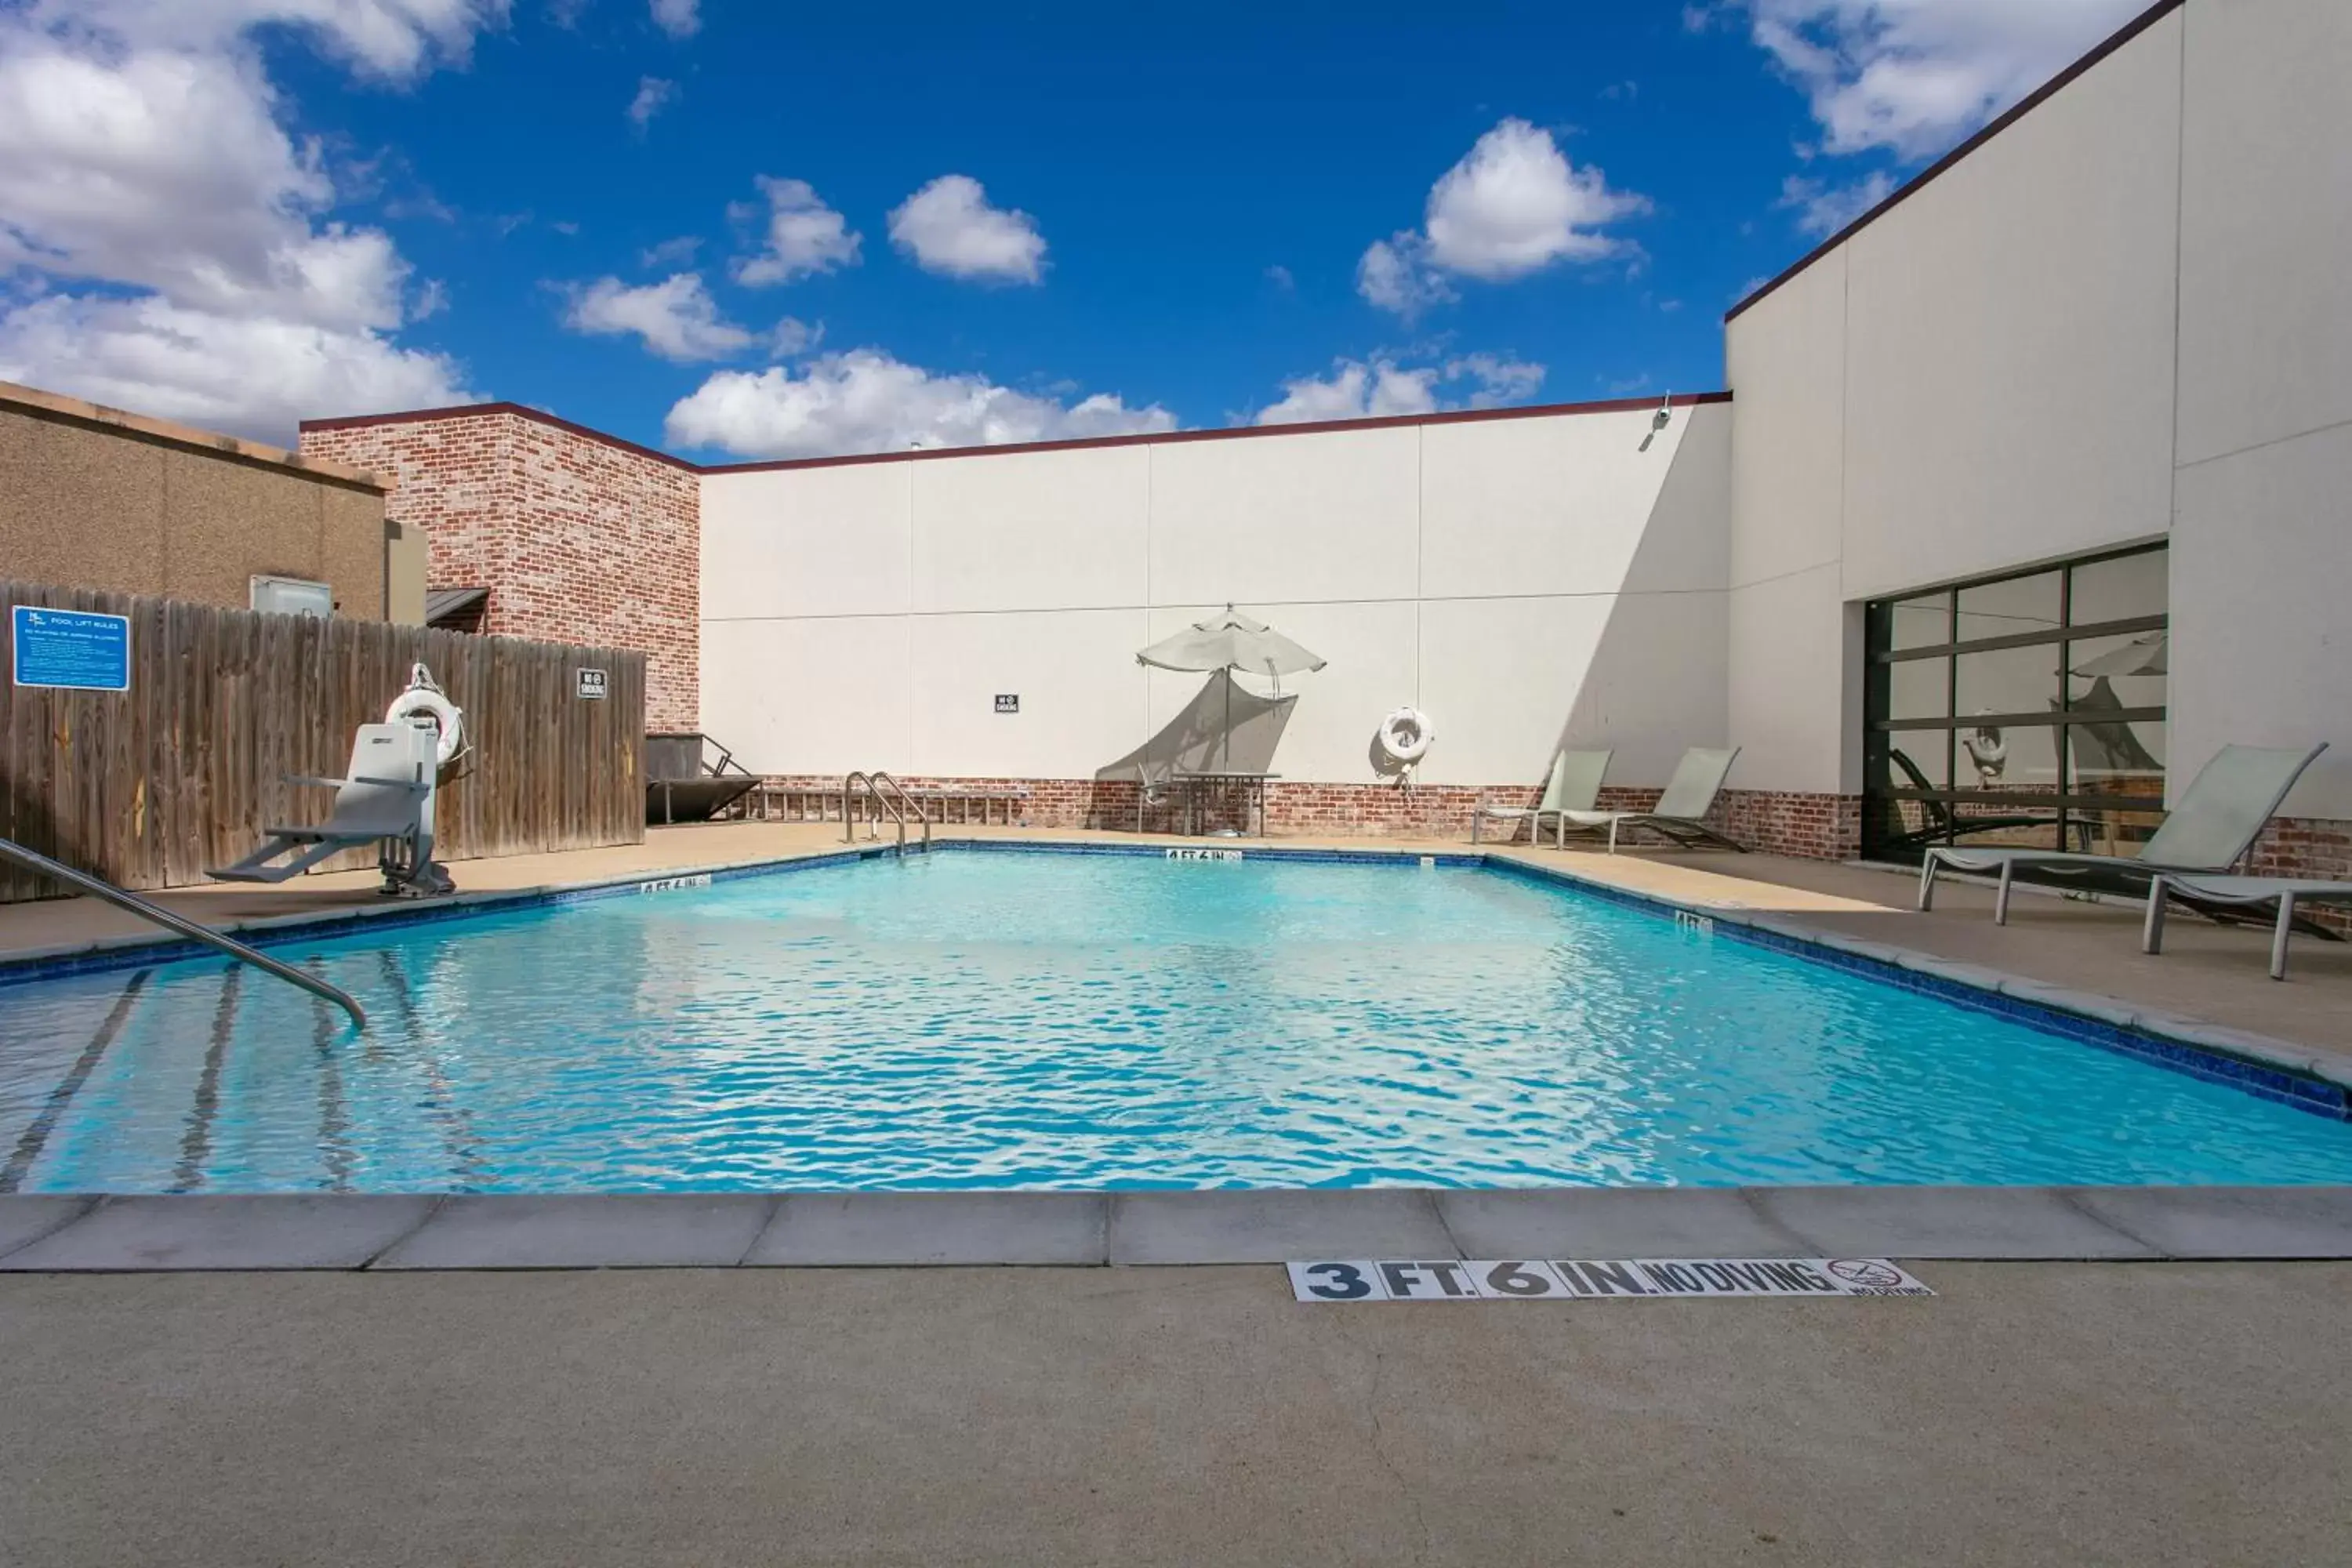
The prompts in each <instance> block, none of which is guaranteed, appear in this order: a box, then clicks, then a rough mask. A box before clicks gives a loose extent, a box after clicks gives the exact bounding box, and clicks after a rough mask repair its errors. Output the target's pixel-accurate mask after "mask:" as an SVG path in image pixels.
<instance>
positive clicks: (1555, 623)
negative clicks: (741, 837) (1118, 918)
mask: <svg viewBox="0 0 2352 1568" xmlns="http://www.w3.org/2000/svg"><path fill="white" fill-rule="evenodd" d="M1650 420H1651V411H1650V410H1648V409H1641V410H1614V411H1595V412H1579V413H1565V414H1548V415H1536V416H1521V417H1509V418H1498V419H1479V420H1472V421H1465V422H1458V423H1447V422H1438V423H1428V424H1415V425H1406V426H1386V427H1373V428H1361V429H1353V430H1326V431H1297V432H1283V433H1279V434H1264V435H1258V434H1253V435H1247V436H1243V437H1234V438H1220V439H1213V440H1177V441H1169V442H1151V443H1144V444H1139V445H1131V446H1119V447H1079V448H1075V449H1066V450H1061V451H1051V452H1035V453H979V454H974V455H972V456H970V457H961V456H960V457H952V458H924V459H919V460H900V461H891V462H879V463H868V464H858V465H853V466H845V467H820V468H791V469H782V470H766V471H754V472H737V473H726V472H720V473H713V474H708V475H705V476H704V478H703V480H702V564H701V571H702V647H701V658H702V682H703V684H702V721H703V727H704V728H705V729H706V730H708V731H709V732H710V733H712V734H713V735H716V736H718V737H719V739H720V740H721V741H723V742H725V743H726V744H727V745H729V746H730V747H731V748H733V749H734V751H735V753H736V755H737V756H738V757H739V758H740V759H741V760H742V761H743V762H744V763H745V764H746V765H748V766H751V767H752V768H755V769H760V770H763V771H771V772H777V773H840V772H842V771H844V770H845V769H848V768H856V767H887V768H890V769H892V770H895V771H901V772H906V773H918V774H940V775H951V776H1017V777H1032V778H1071V777H1086V776H1088V775H1091V774H1092V773H1094V772H1095V771H1096V770H1097V768H1100V767H1102V766H1103V765H1104V764H1106V763H1109V762H1111V761H1113V760H1114V759H1116V758H1118V757H1119V756H1121V755H1123V754H1125V753H1126V752H1129V750H1131V749H1132V748H1134V747H1135V746H1136V745H1138V744H1139V743H1140V742H1142V741H1143V740H1145V739H1146V738H1147V737H1148V736H1150V735H1151V734H1152V733H1153V732H1155V731H1157V730H1158V729H1159V728H1160V726H1162V725H1164V724H1166V723H1167V722H1168V721H1170V720H1171V719H1172V718H1173V717H1174V716H1175V715H1176V713H1177V712H1178V711H1179V710H1181V708H1182V707H1183V705H1184V704H1186V703H1187V702H1189V701H1190V700H1192V696H1193V694H1194V692H1196V691H1197V690H1198V689H1200V687H1201V685H1202V681H1203V679H1206V678H1205V677H1203V676H1200V675H1190V676H1187V675H1178V674H1171V673H1168V672H1164V671H1159V670H1146V669H1143V668H1139V666H1138V665H1137V664H1136V661H1135V650H1136V649H1138V648H1139V647H1144V646H1146V645H1147V644H1149V643H1151V642H1154V641H1157V640H1158V639H1160V638H1161V637H1167V636H1169V635H1171V633H1173V632H1175V631H1177V630H1178V629H1179V628H1180V627H1181V626H1183V625H1184V624H1185V623H1187V622H1189V621H1194V620H1199V619H1201V618H1202V617H1203V616H1208V615H1210V614H1213V613H1214V612H1215V611H1216V610H1218V609H1220V608H1221V607H1222V606H1223V605H1224V604H1225V603H1226V602H1227V601H1228V600H1231V601H1234V602H1235V603H1238V604H1240V605H1243V606H1244V607H1245V608H1246V609H1247V610H1248V611H1249V612H1250V613H1252V614H1254V615H1256V616H1261V617H1262V618H1264V619H1265V620H1267V621H1269V622H1271V623H1272V624H1274V625H1275V626H1278V627H1279V628H1280V629H1281V630H1283V631H1284V632H1286V633H1287V634H1289V635H1290V636H1292V637H1296V638H1297V640H1298V641H1300V642H1301V643H1304V644H1305V645H1306V646H1307V647H1310V648H1313V649H1315V650H1316V651H1317V652H1318V653H1320V654H1322V655H1323V656H1324V657H1325V658H1327V659H1328V660H1329V661H1330V662H1329V665H1328V668H1325V669H1323V670H1322V671H1320V672H1318V673H1316V674H1312V675H1303V676H1299V677H1297V678H1296V679H1294V681H1292V682H1291V683H1290V684H1291V686H1292V688H1293V689H1296V690H1297V691H1298V692H1299V693H1300V694H1301V696H1300V700H1299V703H1298V706H1297V711H1296V713H1295V715H1294V717H1293V719H1292V721H1291V723H1290V727H1289V730H1288V731H1287V732H1286V735H1285V736H1284V739H1283V742H1282V748H1281V751H1280V752H1279V753H1278V754H1277V755H1276V759H1275V767H1276V771H1277V772H1279V773H1282V774H1283V776H1284V777H1286V778H1287V779H1293V780H1304V781H1313V782H1324V783H1346V782H1370V780H1371V779H1372V778H1373V777H1374V776H1375V774H1374V773H1373V771H1372V766H1371V763H1370V755H1369V753H1370V744H1371V741H1372V736H1373V733H1374V731H1376V730H1377V728H1378V727H1379V724H1380V722H1381V718H1382V717H1383V716H1384V715H1386V714H1387V713H1388V712H1389V711H1390V710H1392V709H1394V708H1396V707H1398V706H1400V705H1402V704H1406V703H1411V704H1413V705H1415V706H1418V707H1420V708H1422V709H1423V710H1425V711H1426V712H1427V713H1428V714H1429V715H1430V718H1431V720H1432V721H1433V723H1434V725H1435V727H1436V730H1437V737H1438V738H1437V743H1436V746H1435V747H1434V748H1433V750H1432V751H1431V752H1430V753H1429V756H1428V759H1427V761H1426V762H1425V763H1424V764H1423V768H1422V771H1421V774H1420V776H1421V778H1422V779H1423V781H1425V782H1427V783H1431V784H1499V783H1504V782H1510V781H1521V782H1529V783H1532V782H1534V781H1537V780H1539V779H1540V778H1541V777H1542V776H1543V773H1544V770H1545V768H1546V767H1547V766H1549V763H1550V759H1551V754H1552V752H1553V750H1554V748H1556V747H1557V746H1559V745H1560V744H1562V743H1563V742H1566V743H1570V744H1574V745H1580V746H1584V745H1592V746H1609V747H1612V748H1614V749H1615V751H1616V752H1617V759H1616V763H1615V764H1614V765H1613V766H1612V769H1611V772H1610V778H1611V782H1612V783H1616V784H1651V785H1655V784H1663V783H1664V780H1665V777H1666V775H1667V773H1669V772H1671V771H1672V768H1673V766H1674V763H1675V759H1676V758H1677V757H1678V756H1680V754H1681V752H1682V750H1683V748H1684V747H1685V746H1690V745H1698V744H1714V743H1717V741H1718V739H1719V738H1720V736H1721V734H1722V732H1723V728H1724V703H1723V679H1724V668H1725V659H1726V654H1725V647H1724V603H1723V601H1724V574H1725V569H1726V566H1725V556H1724V524H1723V520H1724V516H1725V513H1726V510H1727V506H1728V490H1729V483H1730V479H1729V465H1730V456H1731V411H1730V409H1729V408H1728V407H1727V406H1725V405H1722V404H1720V403H1715V404H1706V405H1697V406H1685V407H1681V408H1678V409H1676V410H1675V416H1674V418H1673V420H1672V422H1671V424H1670V425H1669V426H1668V428H1667V429H1666V430H1665V431H1664V433H1662V434H1661V435H1660V436H1659V437H1658V438H1657V439H1656V440H1655V441H1654V442H1653V443H1652V444H1651V446H1650V448H1649V449H1648V450H1647V451H1643V450H1642V449H1641V442H1642V437H1643V435H1644V434H1645V433H1647V432H1648V430H1649V428H1650ZM999 692H1017V693H1018V694H1019V695H1020V697H1021V711H1020V712H1019V713H1018V714H1017V715H1000V714H998V713H997V712H996V711H995V710H994V704H993V701H992V698H993V697H994V695H995V694H997V693H999Z"/></svg>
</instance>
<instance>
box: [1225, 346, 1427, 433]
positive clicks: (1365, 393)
mask: <svg viewBox="0 0 2352 1568" xmlns="http://www.w3.org/2000/svg"><path fill="white" fill-rule="evenodd" d="M1436 381H1437V372H1436V370H1435V369H1434V368H1433V367H1432V368H1424V369H1421V370H1400V369H1399V368H1398V367H1397V366H1395V365H1393V364H1391V363H1387V362H1386V361H1375V362H1374V363H1371V364H1369V365H1367V364H1364V363H1360V362H1359V361H1356V360H1342V361H1340V362H1339V363H1337V364H1335V365H1334V366H1333V367H1332V370H1331V374H1330V375H1328V377H1323V378H1320V379H1318V378H1317V377H1315V376H1311V375H1302V376H1299V377H1297V378H1296V379H1295V380H1291V381H1286V382H1284V383H1283V384H1282V398H1281V400H1280V401H1279V402H1276V403H1271V404H1268V405H1266V406H1265V407H1264V408H1261V409H1259V410H1258V411H1257V414H1256V416H1255V417H1254V418H1252V420H1251V421H1250V423H1252V424H1254V425H1301V424H1306V423H1308V422H1310V421H1316V420H1324V419H1361V418H1364V417H1366V416H1379V415H1385V414H1433V413H1435V412H1436V411H1437V392H1436V390H1435V383H1436Z"/></svg>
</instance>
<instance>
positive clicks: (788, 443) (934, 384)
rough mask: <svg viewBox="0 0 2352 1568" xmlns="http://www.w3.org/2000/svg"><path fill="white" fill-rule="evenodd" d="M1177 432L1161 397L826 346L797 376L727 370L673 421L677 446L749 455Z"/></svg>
mask: <svg viewBox="0 0 2352 1568" xmlns="http://www.w3.org/2000/svg"><path fill="white" fill-rule="evenodd" d="M1174 428H1176V416H1174V415H1172V414H1171V413H1169V412H1168V411H1167V410H1166V409H1164V408H1161V407H1160V406H1159V405H1157V404H1154V405H1150V406H1149V407H1144V408H1130V407H1129V406H1128V405H1126V404H1125V403H1124V402H1122V401H1120V400H1119V399H1118V398H1117V397H1114V396H1111V395H1108V394H1106V393H1097V394H1096V395H1093V396H1091V397H1086V398H1081V399H1080V400H1078V401H1077V402H1076V403H1074V404H1066V403H1064V402H1062V401H1061V400H1060V399H1059V398H1057V397H1051V396H1044V397H1041V396H1037V395H1033V394H1030V393H1025V392H1016V391H1014V390H1013V388H1011V387H1007V386H999V385H997V384H994V383H993V382H991V381H989V380H988V379H987V378H986V377H984V376H981V375H976V374H940V373H938V372H934V371H929V370H925V369H924V368H922V367H921V366H920V365H912V364H908V363H904V362H902V361H900V360H898V359H895V358H893V357H892V356H891V355H889V354H888V353H885V352H883V351H882V350H880V349H871V348H864V349H852V350H850V351H848V352H847V353H829V354H826V355H824V356H823V357H822V358H820V359H817V360H814V361H813V362H811V363H809V364H808V365H807V366H806V367H804V368H803V370H802V371H801V372H799V373H798V374H794V373H793V371H791V370H789V369H786V368H785V367H783V366H781V365H777V366H772V367H771V368H769V369H767V370H763V371H758V372H751V371H735V370H729V371H720V372H719V373H718V374H714V375H712V376H711V377H710V379H709V380H708V381H706V382H704V383H703V384H702V385H701V386H699V387H698V388H697V389H696V390H695V391H694V392H693V393H692V394H690V395H688V396H687V397H685V398H683V399H681V400H680V401H679V402H678V404H677V406H676V407H674V408H672V409H671V410H670V411H669V418H668V421H667V425H666V426H665V429H666V434H667V437H668V439H669V441H670V442H671V443H672V444H673V445H676V446H679V447H719V448H721V449H723V450H725V451H729V452H732V453H735V454H736V455H738V456H740V457H746V458H806V457H820V456H829V455H833V454H836V453H849V452H894V451H903V450H905V449H906V448H908V447H991V446H999V445H1003V444H1004V443H1007V442H1014V441H1051V440H1063V439H1071V438H1076V437H1088V436H1125V435H1133V434H1137V433H1139V432H1146V431H1157V430H1173V429H1174Z"/></svg>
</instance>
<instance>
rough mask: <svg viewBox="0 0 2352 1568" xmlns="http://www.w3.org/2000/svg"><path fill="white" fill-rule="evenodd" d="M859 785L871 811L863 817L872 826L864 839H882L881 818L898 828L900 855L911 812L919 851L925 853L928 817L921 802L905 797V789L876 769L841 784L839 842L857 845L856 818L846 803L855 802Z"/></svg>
mask: <svg viewBox="0 0 2352 1568" xmlns="http://www.w3.org/2000/svg"><path fill="white" fill-rule="evenodd" d="M861 785H862V786H864V788H865V791H866V799H867V800H868V801H869V802H871V803H872V805H873V808H874V809H873V810H872V811H871V812H870V813H868V814H867V820H868V821H869V822H871V823H872V824H873V831H872V832H870V833H868V834H867V835H866V837H869V838H879V837H882V818H883V817H884V816H886V815H887V816H888V817H889V818H890V820H891V821H893V822H895V823H897V824H898V853H899V854H901V855H904V854H905V853H906V852H907V813H908V812H909V811H911V812H913V813H914V814H915V820H916V821H918V822H919V823H921V824H922V825H923V847H924V848H926V849H929V847H931V814H930V813H929V811H926V810H925V809H924V808H923V803H922V802H920V801H919V800H917V799H916V798H915V797H914V796H913V795H909V794H908V793H907V786H906V785H904V784H900V783H899V782H898V780H897V779H894V778H892V777H891V776H890V775H889V774H888V773H884V772H883V771H882V770H881V769H880V768H876V769H875V770H873V771H872V772H871V773H851V774H850V775H849V776H848V777H846V778H845V779H843V780H842V781H841V841H842V842H843V843H845V844H855V843H856V842H857V817H856V815H855V814H854V813H853V812H852V811H851V809H850V803H851V801H852V800H853V799H855V798H856V793H857V790H858V788H859V787H860V786H861Z"/></svg>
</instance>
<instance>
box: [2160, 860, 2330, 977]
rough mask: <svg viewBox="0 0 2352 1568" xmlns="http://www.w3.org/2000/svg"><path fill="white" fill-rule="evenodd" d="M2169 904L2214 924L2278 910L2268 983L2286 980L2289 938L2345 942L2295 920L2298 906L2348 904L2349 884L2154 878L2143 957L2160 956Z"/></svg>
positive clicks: (2282, 879)
mask: <svg viewBox="0 0 2352 1568" xmlns="http://www.w3.org/2000/svg"><path fill="white" fill-rule="evenodd" d="M2167 900H2171V901H2172V902H2175V903H2179V904H2185V905H2186V906H2188V907H2189V909H2192V910H2196V911H2197V912H2198V913H2200V914H2201V915H2208V916H2210V917H2211V918H2213V919H2215V920H2224V921H2226V920H2233V919H2238V918H2242V916H2243V914H2244V913H2245V912H2246V911H2248V910H2261V909H2262V908H2263V906H2265V905H2269V906H2272V907H2273V908H2275V910H2277V917H2278V918H2277V921H2276V923H2274V924H2273V926H2272V928H2271V978H2272V979H2273V980H2284V979H2285V978H2286V939H2287V933H2288V932H2290V931H2295V930H2297V929H2300V930H2303V931H2309V932H2310V933H2311V934H2313V935H2314V936H2316V937H2319V938H2321V939H2322V940H2324V941H2327V942H2342V941H2343V940H2344V939H2343V938H2342V937H2340V936H2338V935H2336V933H2335V932H2334V931H2329V930H2328V929H2327V928H2326V927H2325V926H2319V925H2314V924H2312V923H2311V922H2310V921H2303V920H2298V919H2296V917H2295V912H2294V911H2295V906H2297V905H2298V904H2352V882H2315V881H2308V880H2300V879H2295V878H2292V877H2199V876H2190V875H2187V874H2176V873H2173V872H2168V871H2166V872H2158V874H2157V876H2156V878H2155V879H2154V880H2153V881H2151V882H2149V883H2148V887H2147V921H2146V922H2145V923H2144V924H2143V925H2142V926H2141V927H2140V939H2139V948H2140V951H2141V952H2163V951H2164V906H2165V903H2166V901H2167Z"/></svg>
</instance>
